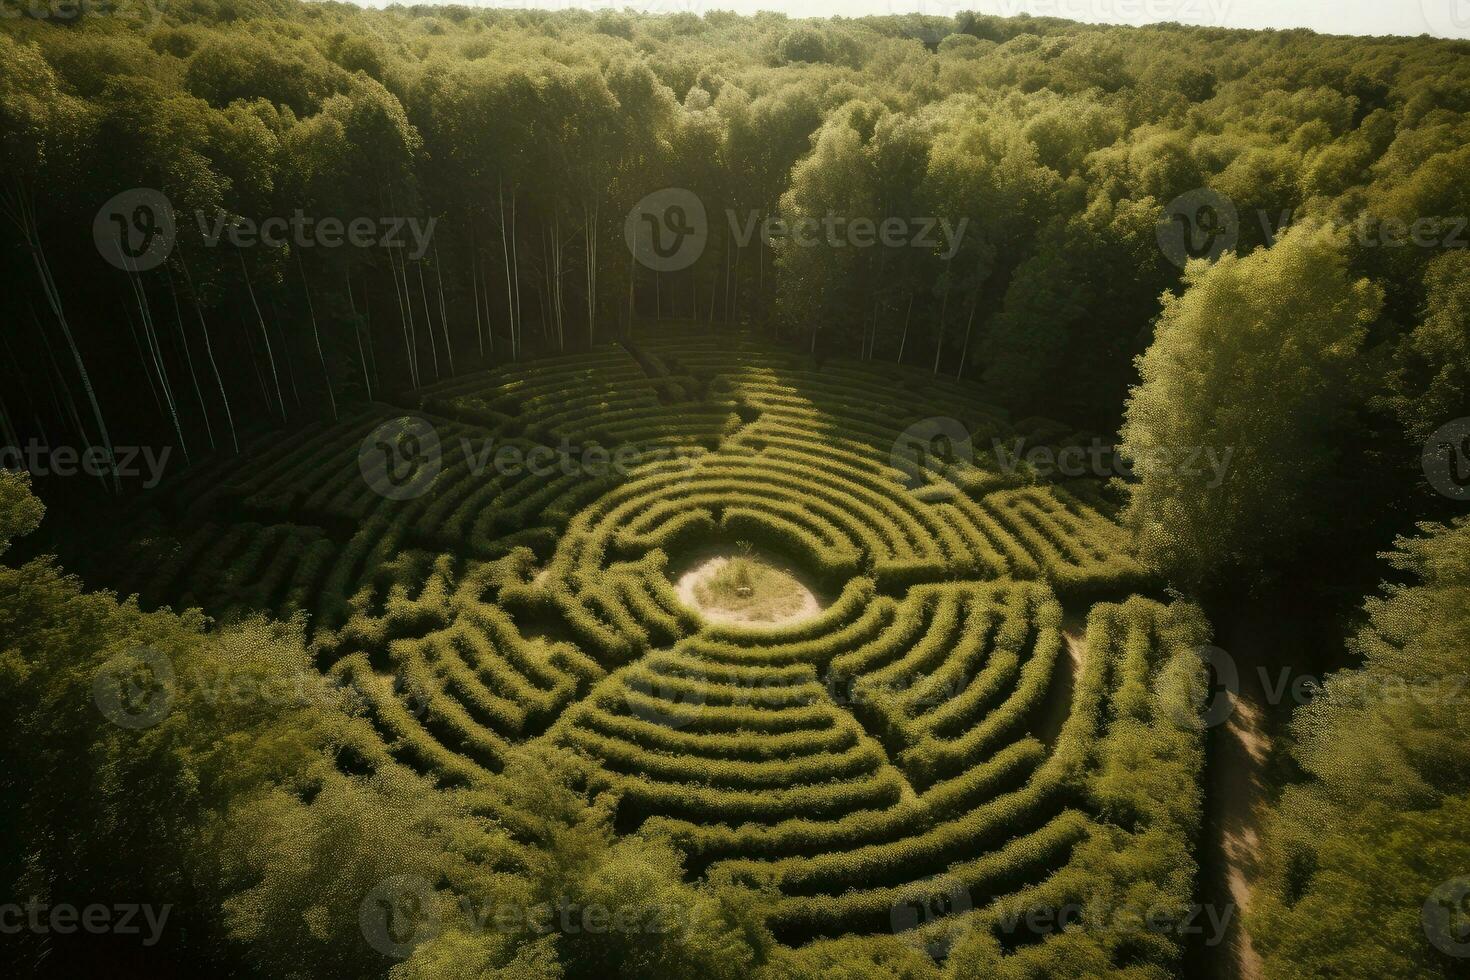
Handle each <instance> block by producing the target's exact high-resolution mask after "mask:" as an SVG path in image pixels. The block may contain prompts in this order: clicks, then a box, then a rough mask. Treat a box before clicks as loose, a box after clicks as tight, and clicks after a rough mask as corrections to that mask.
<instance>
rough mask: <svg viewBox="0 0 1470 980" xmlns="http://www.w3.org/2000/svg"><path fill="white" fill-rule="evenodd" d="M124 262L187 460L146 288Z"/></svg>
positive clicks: (134, 270)
mask: <svg viewBox="0 0 1470 980" xmlns="http://www.w3.org/2000/svg"><path fill="white" fill-rule="evenodd" d="M124 264H125V265H126V266H128V267H129V268H128V270H127V276H128V282H129V283H131V284H132V287H133V295H134V297H136V298H137V301H138V315H139V316H140V317H142V318H143V336H145V337H147V338H148V346H149V350H151V351H152V352H153V363H154V365H155V366H156V367H157V369H158V382H159V384H160V385H162V387H163V400H164V403H165V404H167V405H168V414H169V419H170V421H172V422H173V426H174V437H175V438H176V439H178V440H179V448H180V449H182V450H183V451H184V460H185V461H186V462H187V461H188V460H189V443H188V440H186V439H185V438H184V426H183V423H182V422H181V421H180V419H179V403H178V400H177V399H176V398H174V388H173V384H172V383H171V382H170V381H169V377H168V367H167V366H166V365H165V364H164V360H163V344H162V343H160V341H159V339H158V328H157V327H156V326H155V325H154V323H153V308H152V307H151V306H149V305H148V290H147V287H146V286H145V285H144V284H143V280H142V277H141V276H140V275H139V274H138V272H137V270H136V269H135V268H132V263H131V262H129V261H127V259H126V257H124Z"/></svg>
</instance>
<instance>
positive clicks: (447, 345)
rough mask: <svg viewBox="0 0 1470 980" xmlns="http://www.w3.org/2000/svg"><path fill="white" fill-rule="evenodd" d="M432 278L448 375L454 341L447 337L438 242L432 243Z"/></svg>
mask: <svg viewBox="0 0 1470 980" xmlns="http://www.w3.org/2000/svg"><path fill="white" fill-rule="evenodd" d="M434 279H435V281H436V282H437V284H438V286H439V326H440V327H442V328H443V330H444V352H445V354H446V355H447V356H448V358H449V376H450V377H453V376H454V341H452V340H450V339H449V308H448V306H446V305H445V303H444V267H443V266H442V265H440V264H439V243H438V242H435V243H434Z"/></svg>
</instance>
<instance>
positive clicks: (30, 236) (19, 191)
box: [7, 180, 122, 491]
mask: <svg viewBox="0 0 1470 980" xmlns="http://www.w3.org/2000/svg"><path fill="white" fill-rule="evenodd" d="M7 210H9V211H10V212H11V217H12V218H13V219H14V220H15V222H16V224H18V225H19V226H20V231H21V235H22V237H23V238H24V239H25V242H26V246H27V248H28V249H29V250H30V253H31V261H32V262H33V263H34V264H35V267H36V274H37V275H38V276H39V277H40V279H41V290H42V292H44V293H45V294H46V301H47V302H48V303H49V304H50V306H51V312H52V313H53V314H55V316H56V321H57V323H59V324H60V325H61V333H62V336H64V337H65V338H66V346H67V347H68V348H69V349H70V350H71V356H72V360H73V361H74V362H75V363H76V366H77V373H78V374H79V375H80V376H81V379H82V390H83V391H85V392H86V393H87V401H88V402H89V403H90V404H91V407H92V417H93V418H94V419H96V421H97V431H98V433H99V434H100V435H101V438H102V448H103V449H104V450H105V451H106V453H107V466H108V469H109V470H110V471H111V472H112V488H113V490H115V491H120V490H122V480H121V479H120V478H119V476H118V472H117V454H116V453H115V452H114V451H113V448H112V437H111V436H109V435H108V433H107V420H106V419H105V418H103V416H102V405H101V404H100V403H99V402H98V401H97V392H96V389H94V388H93V387H92V376H91V375H90V374H88V373H87V365H86V363H85V362H84V361H83V360H82V352H81V350H80V349H79V348H78V347H77V342H76V338H75V337H73V336H72V333H71V324H70V323H69V322H68V321H67V319H66V309H65V307H64V306H63V305H62V303H61V291H60V290H59V289H57V287H56V279H55V278H54V277H53V276H52V275H51V264H50V263H49V262H48V261H47V260H46V250H45V249H44V248H43V247H42V245H41V230H40V225H39V224H37V222H36V212H35V206H34V204H33V202H32V201H31V199H30V195H29V193H28V192H27V191H26V189H25V187H24V185H23V184H21V182H20V181H19V180H17V181H16V182H15V187H14V189H13V191H12V201H11V202H10V204H9V206H8V207H7Z"/></svg>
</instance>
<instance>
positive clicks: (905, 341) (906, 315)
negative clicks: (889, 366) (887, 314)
mask: <svg viewBox="0 0 1470 980" xmlns="http://www.w3.org/2000/svg"><path fill="white" fill-rule="evenodd" d="M913 315H914V294H913V293H912V292H910V293H909V308H908V311H907V312H906V313H904V315H903V336H902V337H900V338H899V340H898V356H897V357H895V358H894V359H893V363H895V364H902V363H903V349H904V347H905V346H907V344H908V342H909V319H910V318H911V317H912V316H913Z"/></svg>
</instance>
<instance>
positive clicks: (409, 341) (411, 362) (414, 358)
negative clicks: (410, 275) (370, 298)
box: [388, 246, 419, 390]
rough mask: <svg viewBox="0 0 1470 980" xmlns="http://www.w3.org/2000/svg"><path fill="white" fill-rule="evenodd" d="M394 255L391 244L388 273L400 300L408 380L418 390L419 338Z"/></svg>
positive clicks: (399, 313) (399, 314)
mask: <svg viewBox="0 0 1470 980" xmlns="http://www.w3.org/2000/svg"><path fill="white" fill-rule="evenodd" d="M393 256H394V252H393V248H392V246H389V247H388V275H389V277H390V278H392V280H393V296H394V297H395V298H396V299H397V300H398V323H399V326H401V327H402V328H403V352H404V353H405V354H406V355H408V380H409V385H410V386H411V387H412V388H414V389H415V390H417V389H418V387H419V361H418V338H417V337H415V336H414V335H413V330H412V328H411V326H410V324H411V323H412V320H413V310H412V309H411V308H410V306H409V304H408V303H407V302H405V297H404V295H403V288H402V287H401V286H400V285H399V283H398V262H397V260H396V259H395V258H394V257H393Z"/></svg>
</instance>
